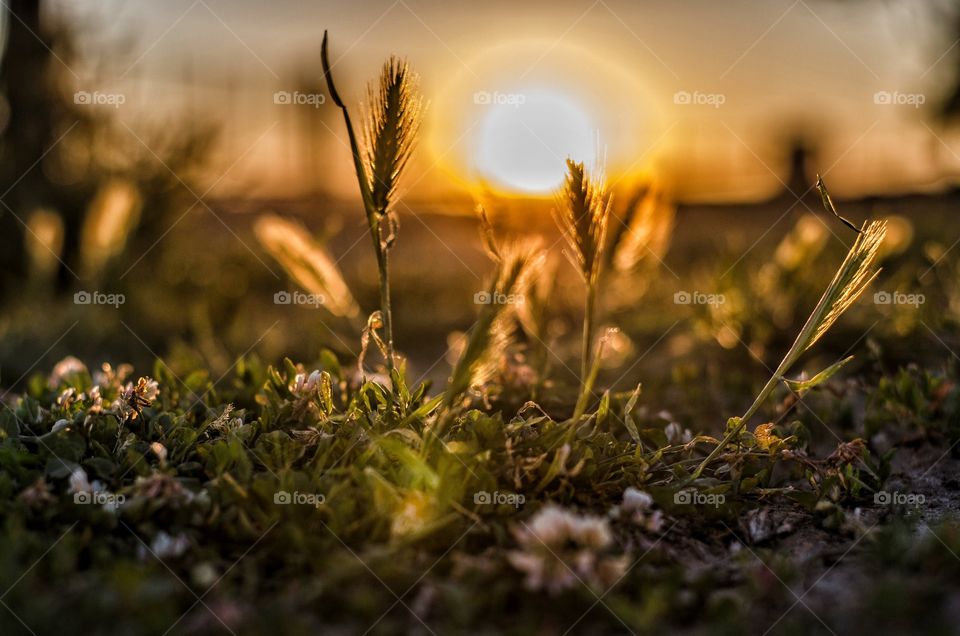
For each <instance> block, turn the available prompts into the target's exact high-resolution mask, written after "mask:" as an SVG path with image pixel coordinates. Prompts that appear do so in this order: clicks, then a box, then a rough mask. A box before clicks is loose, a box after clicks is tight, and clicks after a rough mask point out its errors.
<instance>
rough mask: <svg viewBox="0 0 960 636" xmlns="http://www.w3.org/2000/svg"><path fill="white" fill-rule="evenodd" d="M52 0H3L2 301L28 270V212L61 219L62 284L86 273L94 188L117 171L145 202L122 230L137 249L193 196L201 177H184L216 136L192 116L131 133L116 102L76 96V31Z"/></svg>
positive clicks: (106, 184) (109, 183)
mask: <svg viewBox="0 0 960 636" xmlns="http://www.w3.org/2000/svg"><path fill="white" fill-rule="evenodd" d="M49 4H51V3H48V2H42V1H41V0H5V1H4V2H3V3H2V6H0V19H2V26H3V31H4V37H3V40H2V48H0V266H2V268H3V269H2V272H0V302H8V301H9V299H10V295H11V293H12V292H13V291H15V290H16V289H17V288H18V287H20V286H21V285H23V284H24V282H25V281H26V280H27V276H26V274H27V273H28V272H27V271H26V270H27V263H28V259H27V258H26V253H25V251H26V250H25V244H26V243H27V241H25V239H26V238H27V233H29V232H31V230H29V229H28V228H27V224H28V219H29V217H30V215H31V214H33V213H34V212H35V211H37V210H44V211H47V212H54V213H55V214H56V215H57V216H58V217H59V219H60V221H61V223H62V241H61V243H60V245H61V247H60V249H59V254H58V256H59V259H60V260H59V267H58V269H57V273H56V274H57V275H56V283H57V288H58V289H59V290H60V291H66V290H68V289H69V288H71V287H75V286H77V284H78V282H79V281H78V279H77V277H78V276H82V275H85V274H89V273H90V272H89V267H85V263H86V264H89V262H90V261H91V259H90V258H89V255H87V258H83V254H82V250H83V247H84V237H85V236H86V237H89V236H90V235H91V228H90V227H89V225H90V224H89V223H87V220H88V217H89V218H94V219H95V218H96V212H97V207H98V205H97V204H96V203H95V202H98V201H102V199H103V196H100V197H98V194H101V195H102V194H103V192H104V190H105V189H107V190H110V189H111V188H112V189H115V187H114V185H115V183H116V182H117V180H120V181H121V182H125V183H129V184H131V185H132V188H134V189H135V190H136V191H137V192H138V194H139V199H140V200H141V201H143V202H144V203H145V204H148V205H149V210H148V213H147V214H144V215H142V216H141V215H137V218H135V219H133V221H134V223H133V224H132V225H131V227H130V228H129V229H128V232H129V235H126V233H125V235H124V236H123V237H122V239H123V245H125V246H126V249H127V255H130V254H133V258H136V257H137V256H136V254H137V253H140V252H142V251H143V250H146V249H147V248H148V247H149V246H150V245H152V244H153V242H154V241H155V240H156V237H157V236H158V235H160V234H162V233H163V232H164V231H165V230H166V229H167V228H168V227H169V226H170V224H171V221H170V220H169V218H170V216H171V215H174V214H175V215H177V216H179V215H180V213H182V209H183V206H184V205H189V204H190V203H191V202H192V200H193V199H192V197H190V195H189V191H190V190H191V189H195V188H196V186H195V185H194V186H191V185H188V184H189V183H190V182H191V181H192V180H193V178H194V175H195V174H196V173H197V168H198V166H200V165H202V164H203V163H204V162H205V160H206V158H207V156H208V154H209V152H208V151H209V149H210V146H211V144H212V142H213V140H214V135H213V129H212V128H211V127H210V126H206V125H204V124H202V123H198V122H197V120H196V119H195V118H186V119H185V123H183V124H178V125H174V126H171V125H170V124H169V123H164V124H163V125H161V126H155V127H148V126H146V125H144V126H141V127H140V128H141V131H140V133H139V134H138V135H137V136H134V135H132V134H130V131H129V130H127V129H125V128H123V127H121V126H118V125H117V123H116V121H115V117H116V111H115V110H113V109H98V108H96V107H91V106H90V105H89V104H84V103H78V101H82V100H77V99H76V98H75V96H76V95H77V94H78V93H77V92H76V91H77V88H78V86H77V84H78V83H79V81H80V78H79V77H78V76H77V74H76V73H75V72H74V70H73V69H72V68H71V66H79V64H78V62H77V55H76V53H75V50H74V46H73V43H74V42H75V41H76V38H77V37H78V34H77V32H76V29H75V28H73V27H71V26H68V25H67V24H66V21H65V20H63V19H60V18H58V17H57V16H56V15H53V14H49V12H48V11H47V10H45V9H49V6H48V5H49ZM117 57H119V56H117V55H111V56H110V58H117ZM137 137H139V139H138V138H137ZM141 139H143V140H144V142H143V143H141ZM145 146H146V147H145ZM91 203H95V204H94V205H93V206H91ZM91 207H92V208H93V210H91ZM99 207H102V206H99ZM91 212H92V213H93V216H91ZM85 226H86V227H85ZM93 230H94V231H95V230H96V228H93ZM34 243H36V241H34ZM87 243H88V244H89V240H88V241H87ZM92 260H94V261H96V260H97V259H92Z"/></svg>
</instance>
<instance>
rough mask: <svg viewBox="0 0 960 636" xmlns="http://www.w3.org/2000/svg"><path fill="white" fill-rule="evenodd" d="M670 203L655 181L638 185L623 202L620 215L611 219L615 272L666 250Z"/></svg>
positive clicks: (671, 214)
mask: <svg viewBox="0 0 960 636" xmlns="http://www.w3.org/2000/svg"><path fill="white" fill-rule="evenodd" d="M674 211H675V209H674V207H673V205H671V204H670V203H669V202H668V201H667V197H666V194H665V192H664V191H663V190H662V189H661V188H660V187H659V186H657V185H656V184H650V185H648V186H647V187H645V188H643V189H641V190H640V191H638V192H637V194H636V195H635V196H634V197H633V198H632V200H631V201H630V202H629V204H628V206H627V211H626V214H625V218H624V219H618V220H619V221H620V223H614V224H613V226H614V229H613V234H614V236H613V237H612V240H611V244H612V246H613V252H612V254H613V259H612V260H613V266H614V267H615V268H616V270H617V271H619V272H632V271H635V270H636V269H637V267H638V266H639V265H640V264H641V263H643V262H645V261H648V260H649V259H650V257H651V256H652V257H654V258H656V259H659V258H660V257H661V256H662V255H663V253H664V252H665V251H666V248H667V244H668V243H669V242H670V234H671V232H672V231H673V218H674Z"/></svg>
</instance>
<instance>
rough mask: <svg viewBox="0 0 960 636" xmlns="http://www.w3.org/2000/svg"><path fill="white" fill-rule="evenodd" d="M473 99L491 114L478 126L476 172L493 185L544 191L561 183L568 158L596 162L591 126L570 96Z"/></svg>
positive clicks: (535, 93) (539, 93)
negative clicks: (484, 104)
mask: <svg viewBox="0 0 960 636" xmlns="http://www.w3.org/2000/svg"><path fill="white" fill-rule="evenodd" d="M477 98H478V101H480V103H486V104H489V108H490V111H489V112H488V113H487V114H486V115H485V116H484V118H483V120H482V122H481V124H480V138H479V144H478V148H477V155H476V158H475V161H476V168H477V170H478V171H479V172H480V173H481V174H482V175H483V176H484V177H486V178H488V179H491V180H493V181H494V182H495V183H496V184H497V185H499V186H502V187H505V188H508V189H511V190H518V191H520V192H524V193H535V194H540V193H547V192H551V191H553V190H555V189H556V188H558V187H559V186H560V184H561V183H563V175H564V160H565V159H566V158H567V157H571V158H574V159H576V160H577V161H584V162H586V163H587V164H593V163H594V161H595V158H596V157H595V154H596V144H595V141H594V140H595V133H594V127H593V123H592V122H591V120H590V117H589V116H588V115H587V113H585V112H584V111H583V109H582V108H581V107H580V106H579V105H578V104H577V102H576V100H574V99H573V98H571V97H569V96H567V95H564V94H562V93H559V92H556V91H553V90H548V89H536V90H531V91H527V92H523V93H494V94H490V93H479V94H478V96H477Z"/></svg>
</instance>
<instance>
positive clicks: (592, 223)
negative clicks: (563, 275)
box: [556, 159, 611, 285]
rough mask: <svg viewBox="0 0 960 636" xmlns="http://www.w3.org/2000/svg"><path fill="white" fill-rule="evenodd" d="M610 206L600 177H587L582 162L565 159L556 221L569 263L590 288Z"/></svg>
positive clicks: (600, 257) (605, 230) (603, 242)
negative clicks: (570, 262) (565, 171)
mask: <svg viewBox="0 0 960 636" xmlns="http://www.w3.org/2000/svg"><path fill="white" fill-rule="evenodd" d="M610 204H611V197H610V195H609V194H608V193H607V191H606V188H605V187H604V184H603V178H602V176H599V175H598V176H593V175H590V174H588V173H587V171H586V170H585V169H584V167H583V163H582V162H580V163H578V162H575V161H573V160H571V159H567V177H566V180H565V181H564V184H563V191H562V192H561V193H560V200H559V201H558V206H557V210H556V219H557V224H558V225H559V226H560V230H561V231H562V232H563V235H564V238H566V240H567V243H568V244H569V246H570V250H571V252H572V254H571V255H570V256H571V260H572V261H573V262H574V265H575V266H576V267H577V269H579V270H580V273H581V275H582V276H583V278H584V280H585V281H587V283H588V284H591V285H592V284H594V283H595V282H596V280H597V277H598V275H599V273H600V263H601V259H602V258H603V253H604V249H605V247H606V246H605V242H606V236H607V222H608V220H609V218H610Z"/></svg>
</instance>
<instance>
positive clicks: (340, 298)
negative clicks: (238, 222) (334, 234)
mask: <svg viewBox="0 0 960 636" xmlns="http://www.w3.org/2000/svg"><path fill="white" fill-rule="evenodd" d="M253 229H254V233H255V234H256V236H257V239H258V240H259V241H260V244H261V245H263V247H264V248H265V249H266V250H267V251H268V252H269V253H270V255H271V256H273V258H274V259H276V261H277V262H278V263H280V266H281V267H283V269H284V270H285V271H286V272H287V274H288V275H289V276H290V277H291V278H293V279H294V280H295V281H296V282H297V283H299V284H300V285H301V286H302V287H303V288H304V289H306V290H307V291H308V292H310V293H312V294H318V295H320V296H322V297H323V306H324V307H326V309H327V311H329V312H330V313H332V314H333V315H335V316H346V317H353V316H356V315H357V314H358V313H359V311H360V309H359V307H358V306H357V302H356V300H354V298H353V294H351V293H350V288H349V287H347V283H346V282H345V281H344V280H343V276H342V275H341V274H340V269H339V268H338V267H337V264H336V262H335V261H334V260H333V258H331V257H330V255H329V254H328V253H327V251H326V250H325V249H324V248H323V246H321V245H320V244H318V243H317V242H316V241H314V240H313V238H312V237H311V236H310V234H309V233H308V232H307V230H306V229H305V228H304V227H303V226H301V225H298V224H296V223H292V222H290V221H287V220H285V219H282V218H280V217H278V216H273V215H269V216H265V217H262V218H260V219H258V220H257V222H256V224H255V225H254V228H253Z"/></svg>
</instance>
